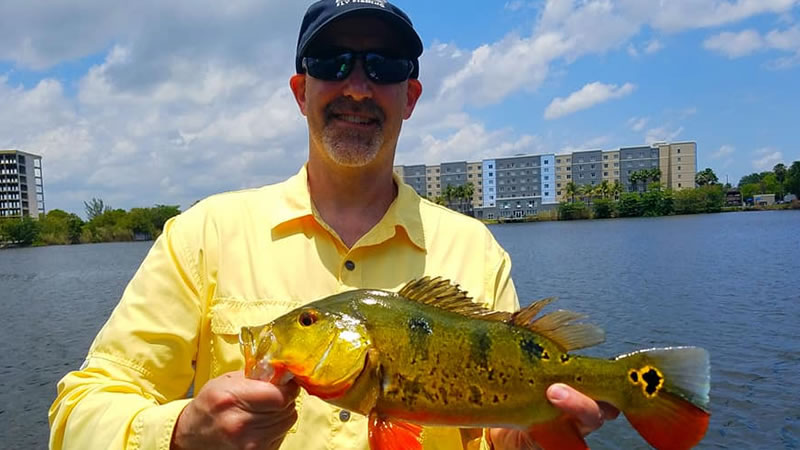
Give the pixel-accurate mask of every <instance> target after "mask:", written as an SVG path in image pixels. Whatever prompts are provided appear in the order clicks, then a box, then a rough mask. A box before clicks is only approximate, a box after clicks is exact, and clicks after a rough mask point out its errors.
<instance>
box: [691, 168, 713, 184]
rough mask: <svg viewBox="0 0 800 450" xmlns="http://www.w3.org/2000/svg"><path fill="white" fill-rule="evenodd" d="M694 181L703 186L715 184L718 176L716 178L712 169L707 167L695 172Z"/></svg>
mask: <svg viewBox="0 0 800 450" xmlns="http://www.w3.org/2000/svg"><path fill="white" fill-rule="evenodd" d="M694 182H695V184H697V185H698V186H705V185H708V184H717V183H718V182H719V178H717V175H716V174H715V173H714V171H713V170H711V168H709V167H707V168H705V169H703V170H702V171H701V172H697V175H695V177H694Z"/></svg>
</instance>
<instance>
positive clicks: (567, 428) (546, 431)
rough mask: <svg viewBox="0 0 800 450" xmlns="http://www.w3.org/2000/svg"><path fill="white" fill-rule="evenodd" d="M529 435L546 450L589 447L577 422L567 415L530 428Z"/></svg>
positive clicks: (583, 449)
mask: <svg viewBox="0 0 800 450" xmlns="http://www.w3.org/2000/svg"><path fill="white" fill-rule="evenodd" d="M528 436H530V438H531V439H533V441H534V442H536V443H537V444H539V447H541V448H543V449H544V450H586V449H588V448H589V447H588V446H587V445H586V441H584V440H583V437H582V436H581V433H580V432H579V431H578V428H577V427H576V426H575V423H574V422H573V421H572V419H570V418H569V417H567V416H565V415H563V416H561V417H559V418H558V419H556V420H554V421H552V422H546V423H542V424H537V425H534V426H532V427H530V428H528Z"/></svg>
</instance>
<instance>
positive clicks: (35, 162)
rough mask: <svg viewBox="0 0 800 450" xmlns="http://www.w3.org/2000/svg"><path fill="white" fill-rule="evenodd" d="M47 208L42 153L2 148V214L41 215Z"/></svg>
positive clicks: (0, 180)
mask: <svg viewBox="0 0 800 450" xmlns="http://www.w3.org/2000/svg"><path fill="white" fill-rule="evenodd" d="M44 212H45V209H44V185H43V184H42V157H41V156H39V155H34V154H31V153H26V152H21V151H19V150H0V217H27V216H31V217H39V214H44Z"/></svg>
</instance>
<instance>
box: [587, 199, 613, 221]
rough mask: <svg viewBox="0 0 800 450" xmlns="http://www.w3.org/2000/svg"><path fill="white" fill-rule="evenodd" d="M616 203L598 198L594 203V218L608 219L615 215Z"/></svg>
mask: <svg viewBox="0 0 800 450" xmlns="http://www.w3.org/2000/svg"><path fill="white" fill-rule="evenodd" d="M616 209H617V203H616V202H615V201H613V200H611V199H608V198H599V199H597V200H595V201H594V206H593V210H594V217H595V218H596V219H608V218H610V217H614V215H615V214H616Z"/></svg>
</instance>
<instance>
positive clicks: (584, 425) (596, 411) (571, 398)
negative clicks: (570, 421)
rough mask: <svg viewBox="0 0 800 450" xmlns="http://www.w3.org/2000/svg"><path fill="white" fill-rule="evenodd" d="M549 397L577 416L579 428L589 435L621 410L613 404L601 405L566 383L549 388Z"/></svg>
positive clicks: (570, 413) (556, 405) (551, 401)
mask: <svg viewBox="0 0 800 450" xmlns="http://www.w3.org/2000/svg"><path fill="white" fill-rule="evenodd" d="M547 399H548V400H549V401H550V403H552V404H553V405H554V406H555V407H557V408H558V409H560V410H562V411H564V412H565V413H567V414H568V415H570V416H572V417H574V418H575V420H576V421H577V425H578V430H579V431H580V432H581V433H582V434H583V435H587V434H589V433H591V432H592V431H594V430H596V429H598V428H600V427H601V426H602V425H603V422H604V421H605V420H606V419H614V418H616V417H617V415H618V414H619V411H617V410H616V408H614V407H612V406H611V405H606V406H604V407H601V405H600V404H598V403H597V402H595V401H594V400H592V399H591V398H589V397H587V396H585V395H583V394H581V393H580V392H578V391H576V390H575V389H572V388H571V387H569V386H567V385H565V384H560V383H557V384H554V385H552V386H550V387H549V388H547Z"/></svg>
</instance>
